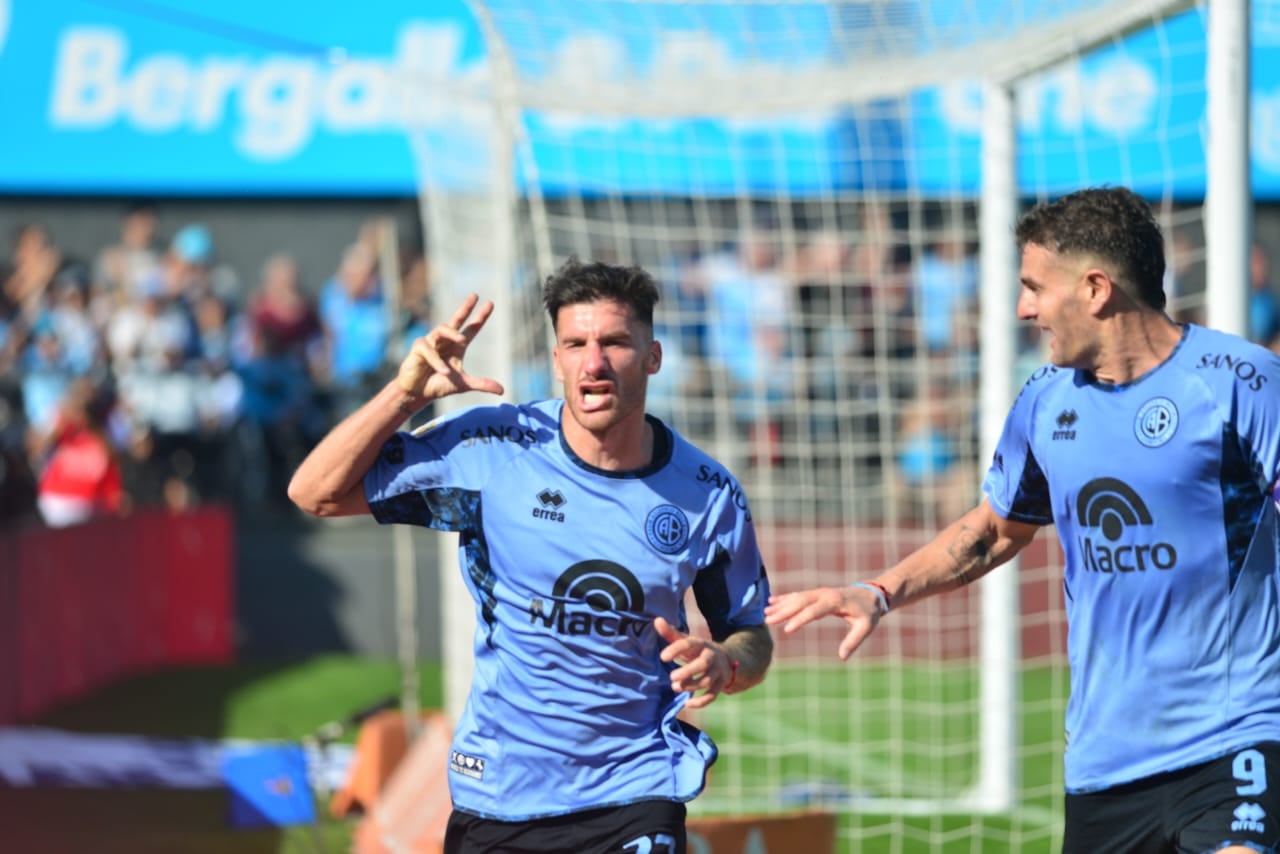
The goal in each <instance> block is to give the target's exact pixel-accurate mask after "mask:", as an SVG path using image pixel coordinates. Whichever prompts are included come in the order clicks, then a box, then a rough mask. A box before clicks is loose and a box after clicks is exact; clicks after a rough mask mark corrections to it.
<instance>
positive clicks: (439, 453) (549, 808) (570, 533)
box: [364, 400, 769, 820]
mask: <svg viewBox="0 0 1280 854" xmlns="http://www.w3.org/2000/svg"><path fill="white" fill-rule="evenodd" d="M562 407H563V401H560V400H552V401H542V402H539V403H533V404H526V405H521V406H514V405H507V404H504V405H498V406H484V407H477V408H473V409H469V410H465V411H463V412H461V413H458V414H456V415H453V416H450V417H448V418H445V419H441V420H439V421H437V422H435V423H433V424H432V425H430V426H429V428H428V429H427V430H426V431H425V432H424V433H423V434H422V435H421V436H412V435H409V434H405V433H400V434H397V435H396V436H394V437H393V438H392V439H391V440H389V441H388V442H387V444H386V445H385V446H384V447H383V448H382V451H381V453H380V455H379V458H378V461H377V463H376V464H375V465H374V467H373V468H372V469H371V470H370V471H369V473H368V474H367V475H366V477H365V481H364V488H365V495H366V497H367V498H368V501H369V506H370V509H371V510H372V512H373V515H374V516H375V518H377V520H378V521H379V522H382V523H384V524H385V523H392V522H403V523H410V524H416V525H424V526H427V527H431V528H436V529H438V530H443V531H457V532H458V533H459V549H460V563H461V566H462V569H463V573H464V577H465V579H466V583H467V586H468V587H469V589H470V591H471V594H472V596H473V597H474V599H475V607H476V616H477V631H476V636H475V641H474V650H475V669H474V672H473V675H472V685H471V693H470V696H469V697H468V700H467V704H466V709H465V711H464V713H463V715H462V718H461V720H460V721H459V722H458V725H457V729H456V731H455V733H454V741H453V750H452V756H451V760H450V767H449V780H450V790H451V792H452V796H453V800H454V804H455V806H457V807H458V808H459V809H462V810H464V811H466V812H470V813H473V814H476V815H480V816H485V817H489V818H496V819H502V820H523V819H530V818H537V817H542V816H550V815H559V814H564V813H568V812H573V811H576V810H582V809H589V808H595V807H601V806H608V805H621V804H628V803H633V802H636V801H641V800H652V799H668V800H673V801H687V800H689V799H691V798H693V797H694V796H696V795H697V794H698V792H700V791H701V790H702V787H703V782H704V779H705V775H706V770H707V768H708V767H709V766H710V764H711V763H712V762H713V761H714V760H715V745H714V744H713V743H712V742H711V740H710V739H709V738H708V737H707V736H706V735H705V734H703V733H700V732H699V731H698V730H696V729H694V728H693V727H691V726H689V725H688V724H686V723H684V722H682V721H680V720H677V718H676V715H677V714H678V713H679V711H680V709H681V708H682V707H683V705H684V703H685V701H686V700H687V697H688V695H687V694H680V695H676V694H674V693H673V692H672V691H671V682H670V677H669V673H670V671H671V669H672V668H673V665H669V664H664V663H663V662H662V661H661V660H660V659H659V658H658V654H659V652H660V651H661V649H662V648H663V646H664V645H665V642H664V641H663V640H662V638H661V637H659V635H658V634H657V632H656V631H655V630H654V628H653V620H654V618H655V617H658V616H662V617H665V618H666V619H667V620H668V621H670V622H671V623H672V624H673V625H675V626H685V625H686V619H685V612H684V597H685V593H686V591H688V590H689V589H690V588H691V587H692V588H693V590H694V595H695V597H696V601H697V603H698V608H699V610H700V611H701V612H702V614H703V616H704V617H705V618H706V620H707V622H708V625H709V626H710V627H711V630H712V632H713V634H715V635H717V636H723V635H724V634H726V633H728V632H730V631H732V630H733V629H735V628H738V627H742V626H756V625H763V623H764V605H765V603H766V602H767V600H768V596H769V588H768V581H767V579H766V576H765V569H764V563H763V561H762V560H761V556H760V552H759V549H758V546H757V543H756V535H755V529H754V526H753V524H752V521H751V514H750V511H749V509H748V506H747V501H746V498H745V496H744V494H743V491H742V488H741V487H740V486H739V484H738V483H737V481H736V480H734V479H733V477H731V476H730V475H729V473H728V472H727V471H726V470H725V469H724V468H723V467H722V466H720V465H719V464H718V463H716V462H715V461H714V460H713V459H711V458H710V457H709V456H707V455H706V454H704V453H703V452H701V451H700V450H698V449H697V448H695V447H694V446H693V445H692V444H690V443H689V442H688V441H686V440H684V439H683V438H681V437H680V436H679V435H678V434H676V433H675V431H673V430H670V429H669V428H668V427H666V426H665V425H663V424H662V423H661V422H659V421H657V420H655V419H650V423H651V424H652V425H653V428H654V434H655V443H654V444H655V448H654V459H653V461H652V462H651V463H650V465H649V466H647V467H646V468H644V469H642V470H639V471H633V472H609V471H603V470H600V469H597V468H594V467H592V466H590V465H588V464H587V463H585V462H584V461H583V460H581V459H579V458H578V457H577V456H576V455H575V454H574V453H573V452H572V451H571V450H570V449H569V447H568V445H567V444H566V443H565V442H564V439H563V437H562V435H561V432H560V413H561V409H562Z"/></svg>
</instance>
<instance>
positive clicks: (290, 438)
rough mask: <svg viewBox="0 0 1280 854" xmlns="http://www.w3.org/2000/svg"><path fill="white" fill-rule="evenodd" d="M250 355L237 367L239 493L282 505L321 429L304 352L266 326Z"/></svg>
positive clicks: (255, 502) (322, 424) (257, 501)
mask: <svg viewBox="0 0 1280 854" xmlns="http://www.w3.org/2000/svg"><path fill="white" fill-rule="evenodd" d="M254 342H255V345H256V347H255V352H254V355H253V357H252V358H251V359H250V360H249V361H248V362H247V363H245V364H244V365H243V366H242V367H241V368H240V370H239V375H240V381H241V383H242V386H243V390H244V394H243V401H242V416H243V417H242V419H241V421H240V423H239V425H238V426H237V428H236V437H237V443H236V445H237V449H238V452H239V453H240V454H241V456H242V459H243V463H244V465H243V466H242V468H243V472H244V476H243V478H242V482H241V483H240V494H241V495H242V497H244V498H245V499H247V500H248V501H249V502H250V503H252V504H253V505H261V504H264V503H271V502H276V503H278V504H279V505H280V506H281V507H285V506H289V505H288V504H287V500H286V495H285V487H286V486H287V485H288V481H289V478H290V477H291V476H292V474H293V470H294V469H295V468H296V467H297V466H298V464H299V463H300V462H302V458H303V457H304V456H306V453H307V451H309V450H310V449H311V447H312V445H314V444H315V443H316V442H317V441H318V440H319V439H320V437H321V435H323V433H324V431H325V429H326V426H327V425H326V423H325V422H324V420H323V418H322V415H321V413H320V412H319V411H318V410H317V407H316V397H315V394H314V392H315V388H314V384H313V383H312V380H311V377H310V375H309V373H308V371H307V368H306V364H305V362H304V361H303V356H302V354H300V353H299V352H297V350H296V349H295V348H290V347H288V346H286V345H285V343H284V342H283V341H282V340H281V339H279V338H277V337H276V335H275V333H274V332H273V331H272V330H271V328H270V327H264V328H262V329H259V330H258V331H257V333H256V334H255V336H254Z"/></svg>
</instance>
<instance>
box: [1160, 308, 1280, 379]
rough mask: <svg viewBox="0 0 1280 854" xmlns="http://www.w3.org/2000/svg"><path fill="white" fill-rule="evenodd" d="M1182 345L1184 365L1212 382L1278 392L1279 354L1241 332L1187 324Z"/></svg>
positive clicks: (1181, 359) (1182, 361)
mask: <svg viewBox="0 0 1280 854" xmlns="http://www.w3.org/2000/svg"><path fill="white" fill-rule="evenodd" d="M1179 349H1180V350H1182V351H1183V352H1182V353H1181V354H1180V356H1181V358H1180V359H1179V361H1180V363H1181V364H1182V365H1183V367H1184V368H1185V369H1186V370H1187V371H1189V372H1194V373H1195V374H1197V375H1198V376H1199V377H1200V378H1201V380H1202V381H1203V382H1205V383H1208V384H1209V385H1213V386H1232V387H1236V388H1241V387H1243V388H1246V389H1248V390H1250V391H1262V390H1263V389H1264V388H1267V389H1268V390H1270V391H1272V392H1276V390H1277V386H1276V385H1275V383H1277V382H1280V354H1276V353H1275V352H1273V351H1271V350H1269V349H1268V348H1266V347H1263V346H1261V345H1260V344H1255V343H1254V342H1252V341H1248V340H1246V339H1244V338H1241V337H1240V336H1239V335H1232V334H1230V333H1228V332H1222V331H1220V330H1217V329H1209V328H1207V327H1204V326H1195V325H1192V324H1188V325H1187V331H1186V335H1185V337H1184V339H1183V341H1182V344H1181V346H1180V348H1179Z"/></svg>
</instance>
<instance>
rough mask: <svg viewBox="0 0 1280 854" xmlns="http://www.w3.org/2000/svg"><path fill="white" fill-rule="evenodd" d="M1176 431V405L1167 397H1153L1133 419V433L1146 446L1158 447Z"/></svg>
mask: <svg viewBox="0 0 1280 854" xmlns="http://www.w3.org/2000/svg"><path fill="white" fill-rule="evenodd" d="M1177 431H1178V407H1176V406H1174V405H1173V401H1172V400H1170V399H1169V398H1167V397H1153V398H1151V400H1148V401H1147V402H1146V403H1144V404H1142V407H1141V408H1140V409H1139V410H1138V415H1137V417H1136V418H1134V419H1133V435H1134V436H1136V437H1137V438H1138V441H1139V442H1141V443H1142V444H1144V445H1146V446H1147V447H1148V448H1158V447H1160V446H1161V445H1163V444H1164V443H1165V442H1168V441H1169V440H1170V439H1172V438H1173V434H1174V433H1176V432H1177Z"/></svg>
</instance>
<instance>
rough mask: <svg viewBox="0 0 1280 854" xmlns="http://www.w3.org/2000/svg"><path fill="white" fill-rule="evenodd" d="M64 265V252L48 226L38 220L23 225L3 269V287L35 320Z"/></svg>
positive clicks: (21, 310) (20, 309)
mask: <svg viewBox="0 0 1280 854" xmlns="http://www.w3.org/2000/svg"><path fill="white" fill-rule="evenodd" d="M61 266H62V252H61V250H59V249H58V247H57V246H56V245H55V244H54V242H53V236H52V235H51V234H50V233H49V230H48V229H47V228H45V227H44V226H43V225H41V224H39V223H30V224H28V225H23V226H20V227H19V228H18V229H17V231H16V232H15V234H14V240H13V255H12V257H11V259H10V261H9V263H8V264H6V265H5V268H4V270H3V271H0V291H3V292H4V296H5V299H6V300H8V301H9V302H10V303H12V304H13V305H15V306H17V309H18V312H19V314H21V315H22V316H24V317H25V318H27V320H28V321H31V322H34V320H35V318H36V316H37V315H39V314H40V311H41V310H42V309H43V308H44V302H45V299H46V294H47V291H48V289H49V286H50V284H52V282H53V277H54V276H55V275H56V274H57V272H58V269H59V268H60V267H61Z"/></svg>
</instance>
